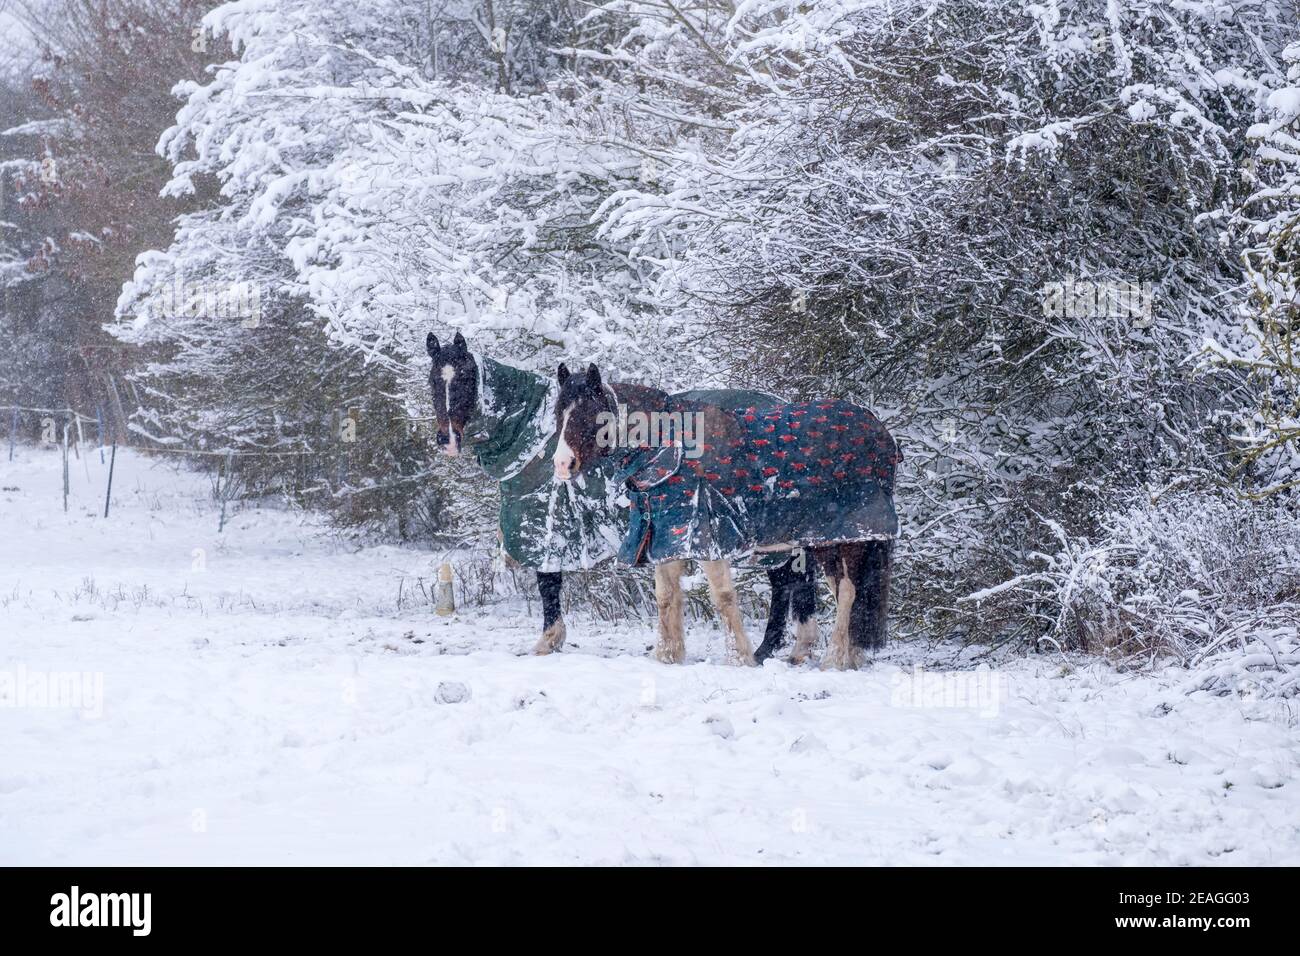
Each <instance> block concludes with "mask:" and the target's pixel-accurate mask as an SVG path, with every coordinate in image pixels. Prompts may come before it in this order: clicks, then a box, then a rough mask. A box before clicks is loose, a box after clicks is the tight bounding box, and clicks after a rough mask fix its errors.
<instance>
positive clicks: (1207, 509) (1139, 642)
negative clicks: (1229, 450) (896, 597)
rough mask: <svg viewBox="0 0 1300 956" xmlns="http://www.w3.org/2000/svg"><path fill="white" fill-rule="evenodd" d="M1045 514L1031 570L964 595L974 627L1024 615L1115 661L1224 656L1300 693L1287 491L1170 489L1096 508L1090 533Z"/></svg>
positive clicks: (1057, 639)
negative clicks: (1045, 536) (1269, 495)
mask: <svg viewBox="0 0 1300 956" xmlns="http://www.w3.org/2000/svg"><path fill="white" fill-rule="evenodd" d="M1042 520H1043V523H1044V524H1045V525H1046V526H1047V527H1048V528H1049V529H1050V531H1051V534H1052V536H1053V538H1054V539H1055V547H1054V548H1053V549H1051V550H1050V551H1043V552H1035V553H1033V554H1030V555H1029V560H1030V563H1031V564H1033V565H1034V566H1035V567H1036V570H1033V571H1028V572H1025V573H1022V574H1019V575H1017V576H1016V577H1014V578H1012V579H1010V580H1008V581H1005V582H1003V583H1001V584H999V585H997V586H995V587H992V588H989V589H987V590H985V591H983V592H980V593H977V594H974V595H970V596H968V597H966V598H964V599H963V600H962V605H963V606H964V607H965V608H967V613H968V614H969V616H970V617H969V623H970V626H971V628H972V630H979V631H981V632H985V633H987V632H988V631H989V630H990V629H991V628H993V627H997V626H1001V627H1004V628H1007V631H1006V634H1007V635H1011V634H1013V633H1014V629H1015V628H1016V627H1019V626H1024V625H1025V624H1026V623H1028V625H1029V626H1028V627H1027V628H1026V629H1027V630H1028V631H1029V632H1030V633H1035V632H1036V633H1037V634H1039V635H1041V636H1040V637H1039V638H1038V640H1039V641H1040V642H1045V645H1046V644H1050V645H1054V646H1056V647H1058V648H1060V649H1063V650H1082V651H1089V652H1094V653H1098V654H1103V655H1106V656H1107V657H1109V658H1111V659H1112V660H1114V661H1115V662H1116V663H1120V664H1124V665H1134V664H1141V663H1146V662H1149V661H1151V660H1154V659H1157V658H1170V657H1172V658H1175V659H1177V660H1179V661H1182V662H1184V663H1187V664H1193V665H1201V664H1202V663H1203V662H1206V661H1210V660H1212V661H1213V662H1214V665H1215V667H1216V668H1217V667H1218V666H1219V665H1220V663H1221V661H1220V660H1219V658H1221V657H1224V656H1227V657H1231V658H1232V659H1233V662H1232V663H1231V665H1230V667H1233V668H1237V670H1236V671H1234V673H1236V672H1240V669H1241V668H1243V667H1244V668H1247V669H1257V670H1258V671H1259V674H1258V675H1257V676H1256V677H1255V680H1256V681H1257V682H1258V683H1259V685H1260V686H1261V687H1264V688H1265V689H1266V691H1267V692H1276V693H1280V694H1286V695H1290V694H1295V693H1296V692H1297V691H1300V521H1298V520H1297V515H1296V506H1295V502H1294V501H1282V500H1277V499H1275V500H1271V501H1268V502H1262V503H1256V502H1250V501H1244V500H1242V499H1241V498H1240V497H1239V496H1237V495H1236V494H1235V493H1233V492H1231V491H1227V490H1225V491H1222V492H1219V493H1217V494H1215V493H1206V492H1178V491H1171V492H1169V493H1168V494H1166V495H1163V496H1161V497H1158V498H1150V497H1143V498H1139V499H1137V500H1135V501H1133V502H1132V503H1131V504H1130V505H1129V506H1128V507H1126V508H1123V509H1120V510H1117V511H1115V512H1113V513H1111V514H1109V515H1107V516H1105V517H1104V518H1103V519H1102V521H1101V523H1100V525H1101V527H1100V532H1099V534H1097V535H1096V536H1095V537H1094V538H1091V539H1088V538H1076V537H1071V536H1070V535H1069V534H1067V533H1066V531H1065V530H1064V529H1063V528H1062V527H1061V526H1060V524H1058V523H1057V522H1055V521H1052V520H1051V519H1048V518H1044V519H1042ZM1026 608H1030V609H1032V617H1031V620H1030V621H1029V622H1026V621H1025V617H1024V614H1025V609H1026ZM1254 645H1259V646H1258V647H1255V646H1254ZM1242 652H1244V656H1243V654H1242ZM1261 654H1263V656H1260V655H1261Z"/></svg>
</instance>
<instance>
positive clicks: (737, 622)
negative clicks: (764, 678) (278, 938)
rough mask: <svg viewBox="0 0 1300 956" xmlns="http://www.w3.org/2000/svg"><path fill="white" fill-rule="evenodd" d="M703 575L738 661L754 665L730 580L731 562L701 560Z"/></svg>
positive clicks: (734, 589)
mask: <svg viewBox="0 0 1300 956" xmlns="http://www.w3.org/2000/svg"><path fill="white" fill-rule="evenodd" d="M700 565H701V566H702V567H703V568H704V576H705V577H706V578H708V580H709V597H710V598H711V599H712V600H713V606H714V607H715V608H717V609H718V616H719V617H721V618H722V623H723V626H724V627H725V628H726V629H727V632H728V633H729V634H730V635H731V650H732V652H734V653H735V655H736V657H737V658H738V659H739V661H740V663H742V664H745V665H747V666H749V667H753V666H754V649H753V648H752V647H751V646H750V644H749V638H748V637H746V636H745V623H744V621H742V620H741V618H740V604H739V602H738V601H737V600H736V586H735V585H734V584H732V582H731V562H730V561H727V560H726V559H725V558H724V559H722V560H720V561H701V562H700Z"/></svg>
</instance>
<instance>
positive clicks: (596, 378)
mask: <svg viewBox="0 0 1300 956" xmlns="http://www.w3.org/2000/svg"><path fill="white" fill-rule="evenodd" d="M587 384H588V385H590V386H591V387H592V388H600V369H598V368H596V363H595V362H592V363H591V364H590V365H588V366H587Z"/></svg>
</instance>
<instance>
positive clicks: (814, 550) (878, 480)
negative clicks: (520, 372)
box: [555, 366, 901, 667]
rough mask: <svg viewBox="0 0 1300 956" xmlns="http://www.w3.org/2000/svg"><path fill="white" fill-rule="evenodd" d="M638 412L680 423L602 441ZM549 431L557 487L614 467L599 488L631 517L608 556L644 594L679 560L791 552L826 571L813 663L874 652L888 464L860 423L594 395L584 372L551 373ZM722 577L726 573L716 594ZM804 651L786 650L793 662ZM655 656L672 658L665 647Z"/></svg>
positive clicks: (835, 416) (668, 583) (879, 626)
mask: <svg viewBox="0 0 1300 956" xmlns="http://www.w3.org/2000/svg"><path fill="white" fill-rule="evenodd" d="M638 413H640V414H641V415H642V416H643V418H644V419H653V418H654V416H659V417H660V421H666V422H669V423H676V422H678V421H680V423H681V424H680V426H679V430H678V432H677V433H676V434H675V435H674V436H673V437H672V438H671V439H670V440H668V441H655V440H653V439H654V438H655V437H656V436H654V435H653V434H652V435H648V436H647V435H642V436H635V435H629V437H631V438H632V440H631V441H628V442H627V443H626V444H624V445H622V446H619V445H618V444H616V443H611V442H610V441H609V435H610V434H611V432H610V429H609V427H608V426H609V423H610V422H611V420H613V421H615V422H617V423H619V424H620V426H621V423H622V422H623V421H625V420H628V419H632V418H634V417H636V415H637V414H638ZM674 415H678V416H680V418H674V417H673V416H674ZM556 424H557V437H558V438H559V439H560V440H559V442H558V444H557V448H556V452H555V465H556V477H557V478H561V479H567V478H570V477H572V476H573V475H575V474H577V473H579V472H580V471H582V470H583V468H585V467H589V466H590V465H592V464H593V463H595V462H596V461H599V460H601V459H604V458H606V457H608V456H610V455H618V456H621V461H620V465H619V469H618V472H617V474H616V475H615V477H614V479H613V480H614V481H615V482H621V483H622V484H623V485H624V487H625V488H626V492H625V494H626V497H627V499H628V502H629V506H630V509H631V517H630V521H629V526H628V531H627V533H626V535H625V536H624V539H623V545H622V548H621V550H620V554H619V557H620V559H621V560H622V561H624V562H626V563H628V564H642V563H647V562H648V563H650V564H653V565H654V566H655V571H656V587H657V590H662V591H663V592H665V593H666V594H667V595H668V597H669V599H670V600H671V598H672V594H673V591H674V588H675V586H676V579H677V578H678V577H680V573H681V565H682V562H683V561H685V560H687V559H696V560H700V561H704V562H718V561H729V560H732V559H735V558H740V557H745V556H749V555H755V554H760V555H761V554H776V553H784V552H790V551H795V552H800V551H803V552H807V553H811V554H812V555H813V556H814V558H815V559H816V560H817V562H818V563H819V564H820V565H821V566H822V568H823V569H824V570H825V571H826V573H827V574H828V576H829V577H830V579H831V583H832V586H833V590H834V593H835V596H836V602H837V612H836V620H835V626H834V628H833V630H832V634H831V641H830V650H829V653H828V655H827V656H826V657H825V658H824V660H823V664H824V665H826V666H833V667H856V666H858V665H859V664H860V663H861V661H862V659H863V656H864V654H863V652H864V651H865V650H867V649H877V648H879V647H881V646H883V645H884V642H885V612H886V606H887V602H888V591H889V573H890V567H891V564H892V553H893V539H894V538H895V537H896V536H897V534H898V516H897V513H896V512H895V510H894V498H893V494H894V471H895V467H896V465H897V464H898V462H899V461H900V460H901V455H900V454H899V451H898V446H897V444H896V443H895V441H894V439H893V438H892V436H890V434H889V432H888V430H887V429H886V428H885V426H884V425H883V424H881V422H880V421H879V419H877V418H876V417H875V416H874V415H873V414H872V413H871V412H870V411H868V410H867V409H865V408H861V407H860V406H857V405H853V404H851V403H849V402H845V401H840V400H833V399H826V400H815V401H810V402H796V403H790V404H780V403H772V404H770V405H750V406H748V407H743V408H740V409H725V408H720V407H717V406H714V405H710V404H708V403H704V402H699V401H690V402H683V401H680V400H677V399H674V398H673V397H671V396H668V395H666V394H665V393H663V392H658V391H656V390H653V389H644V388H640V387H628V386H622V385H617V384H616V385H612V386H611V385H605V384H603V383H602V382H601V379H600V373H599V370H598V369H597V368H596V367H595V366H592V367H591V368H589V369H588V373H587V375H586V376H585V377H583V376H566V375H563V374H562V375H561V391H560V399H559V402H558V403H557V408H556ZM624 431H625V430H624V429H622V428H621V427H619V428H615V429H613V433H614V434H619V435H622V434H623V432H624ZM658 437H662V436H658ZM708 570H709V568H708V565H707V564H706V571H708ZM715 577H717V578H718V579H719V581H720V582H722V579H723V577H724V576H723V575H721V574H718V573H714V574H711V575H710V583H711V584H713V583H714V578H715ZM729 579H730V574H729V569H728V570H727V573H726V575H725V585H727V586H729ZM714 590H715V591H716V590H719V588H716V587H715V588H714ZM721 590H724V591H725V590H726V587H725V586H724V587H723V588H721ZM733 603H734V602H733ZM719 610H720V611H723V617H724V621H727V623H728V627H729V629H730V630H731V631H732V632H733V637H734V638H735V640H736V643H737V646H738V648H739V649H740V651H741V656H742V658H743V657H744V654H743V649H744V648H745V647H747V642H746V641H745V639H744V636H743V631H742V629H741V627H740V624H739V615H738V614H732V615H731V620H727V618H728V612H727V611H725V610H724V609H723V607H721V606H720V607H719ZM809 650H810V648H809V647H808V646H799V645H796V648H795V655H794V658H793V659H794V660H796V661H798V660H802V659H803V658H804V657H806V656H807V653H808V652H809ZM659 656H660V657H661V658H662V659H667V660H675V659H679V658H680V656H681V655H680V652H679V650H678V649H677V648H674V647H669V648H666V649H664V651H663V653H661V654H660V655H659Z"/></svg>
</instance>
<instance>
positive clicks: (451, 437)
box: [442, 365, 460, 458]
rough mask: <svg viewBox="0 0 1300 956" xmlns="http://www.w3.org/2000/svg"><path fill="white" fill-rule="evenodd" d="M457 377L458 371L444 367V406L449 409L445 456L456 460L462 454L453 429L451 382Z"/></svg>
mask: <svg viewBox="0 0 1300 956" xmlns="http://www.w3.org/2000/svg"><path fill="white" fill-rule="evenodd" d="M455 377H456V370H455V369H454V368H452V367H451V366H450V365H444V366H443V367H442V404H443V407H444V408H445V409H447V444H446V445H444V446H443V448H442V451H443V454H444V455H449V456H451V457H452V458H455V457H456V456H457V455H459V454H460V440H459V439H458V438H457V437H456V429H454V428H452V427H451V380H452V379H453V378H455Z"/></svg>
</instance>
